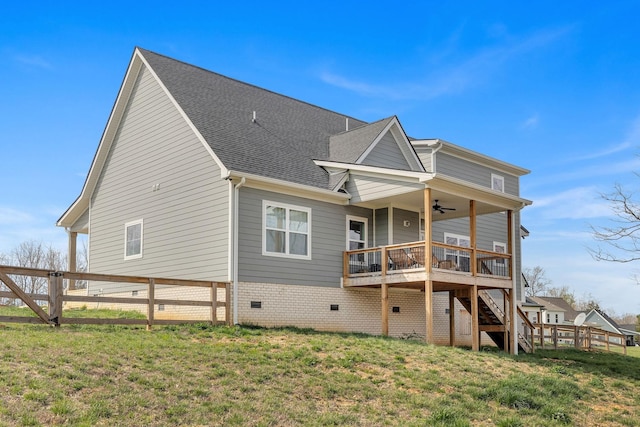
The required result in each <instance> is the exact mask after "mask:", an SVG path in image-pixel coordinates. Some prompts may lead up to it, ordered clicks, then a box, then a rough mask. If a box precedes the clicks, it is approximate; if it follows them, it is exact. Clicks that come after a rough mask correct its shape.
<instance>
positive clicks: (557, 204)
mask: <svg viewBox="0 0 640 427" xmlns="http://www.w3.org/2000/svg"><path fill="white" fill-rule="evenodd" d="M527 209H528V211H540V212H537V214H538V216H539V217H541V218H543V219H587V218H601V217H609V216H611V215H612V211H611V206H610V205H609V203H607V202H606V201H605V200H603V199H602V198H601V197H600V192H599V191H598V189H597V188H596V187H594V186H586V187H576V188H571V189H569V190H565V191H562V192H559V193H555V194H551V195H548V196H545V197H538V198H535V203H534V204H533V205H532V206H531V207H530V208H527Z"/></svg>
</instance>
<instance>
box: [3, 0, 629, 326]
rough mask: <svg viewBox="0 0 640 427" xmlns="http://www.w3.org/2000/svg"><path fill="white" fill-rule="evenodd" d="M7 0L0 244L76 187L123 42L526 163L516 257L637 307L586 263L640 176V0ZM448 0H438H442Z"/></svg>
mask: <svg viewBox="0 0 640 427" xmlns="http://www.w3.org/2000/svg"><path fill="white" fill-rule="evenodd" d="M93 3H94V2H48V1H42V2H33V1H28V0H26V1H23V2H20V3H19V4H18V2H12V4H8V5H4V6H3V13H2V14H1V15H0V28H1V30H0V100H1V101H0V159H1V160H2V161H1V163H0V164H1V166H0V176H1V181H0V252H7V251H9V250H10V249H11V248H12V247H14V246H16V245H17V244H19V243H20V242H22V241H24V240H28V239H35V240H39V241H42V242H44V243H51V244H53V245H54V246H57V247H60V248H66V235H65V233H64V231H63V230H59V229H57V228H56V227H55V226H54V224H55V222H56V220H57V219H58V217H59V216H60V215H61V214H62V213H63V212H64V211H65V209H66V208H67V207H68V206H69V205H70V204H71V203H72V202H73V200H74V199H75V198H76V197H77V195H78V194H79V192H80V190H81V188H82V184H83V182H84V178H85V176H86V173H87V171H88V168H89V166H90V163H91V160H92V158H93V155H94V153H95V150H96V148H97V145H98V142H99V139H100V136H101V134H102V131H103V130H104V127H105V124H106V121H107V118H108V116H109V113H110V111H111V107H112V106H113V103H114V101H115V97H116V95H117V92H118V89H119V87H120V84H121V82H122V79H123V76H124V72H125V70H126V67H127V64H128V61H129V59H130V57H131V54H132V52H133V48H134V46H141V47H144V48H146V49H150V50H153V51H156V52H158V53H162V54H165V55H168V56H171V57H174V58H177V59H180V60H183V61H185V62H189V63H192V64H195V65H198V66H201V67H203V68H206V69H210V70H213V71H216V72H219V73H221V74H225V75H227V76H230V77H233V78H236V79H239V80H243V81H246V82H249V83H252V84H255V85H258V86H261V87H264V88H267V89H270V90H273V91H276V92H279V93H283V94H286V95H289V96H292V97H294V98H298V99H302V100H305V101H307V102H310V103H313V104H316V105H320V106H323V107H325V108H328V109H331V110H335V111H338V112H341V113H344V114H348V115H351V116H354V117H357V118H360V119H363V120H367V121H374V120H378V119H380V118H383V117H388V116H390V115H394V114H395V115H398V117H399V119H400V121H401V123H402V125H403V127H404V129H405V130H406V132H407V133H408V134H410V135H411V136H414V137H419V138H430V137H437V138H442V139H445V140H447V141H450V142H453V143H455V144H458V145H462V146H464V147H467V148H470V149H472V150H477V151H480V152H482V153H484V154H487V155H490V156H494V157H497V158H499V159H501V160H504V161H507V162H511V163H514V164H517V165H519V166H523V167H525V168H528V169H530V170H531V171H532V172H531V174H530V175H527V176H525V177H523V179H522V181H521V194H522V196H523V197H525V198H528V199H531V200H533V202H534V205H533V206H531V207H529V208H527V209H525V211H524V212H523V223H524V225H525V226H526V227H527V228H528V229H529V230H530V231H531V236H530V237H529V238H527V239H526V240H525V242H524V249H523V255H524V261H523V264H524V266H528V267H534V266H537V265H539V266H541V267H543V268H544V269H545V270H546V272H547V276H548V278H549V279H551V280H552V282H553V285H554V286H565V285H566V286H569V287H570V288H571V289H572V290H574V292H575V293H576V295H577V296H578V297H582V296H584V295H587V294H592V295H593V296H594V297H595V298H596V299H598V300H600V301H601V302H602V305H603V307H605V308H607V309H610V310H612V311H613V312H615V313H616V314H622V313H635V314H637V313H640V286H638V285H636V284H635V282H634V280H633V275H634V274H636V272H637V270H638V269H639V268H640V266H636V265H632V264H624V265H621V264H609V263H603V262H596V261H594V260H593V259H592V258H591V256H590V255H589V253H588V252H587V249H586V248H587V247H590V246H594V242H593V239H592V238H591V235H590V231H589V225H590V224H593V225H602V224H606V223H607V221H609V220H610V219H611V218H612V217H611V210H610V208H609V207H608V206H607V205H606V204H605V203H604V202H603V201H602V200H601V198H600V197H599V194H601V193H607V192H610V191H612V189H613V186H614V185H615V184H616V183H619V184H622V185H624V186H625V187H626V188H627V189H629V190H635V189H636V188H638V184H639V183H640V181H639V179H640V178H638V177H637V176H636V175H634V172H636V171H640V157H638V154H640V84H639V83H640V26H638V25H637V16H640V3H638V2H635V1H615V2H607V3H606V4H605V2H577V1H566V2H551V1H540V2H528V3H519V2H506V1H504V2H498V1H487V2H472V1H460V2H455V3H453V2H431V1H424V2H404V4H402V3H389V2H379V3H376V2H375V1H370V2H366V3H365V2H351V1H342V2H332V1H326V2H254V1H242V2H234V5H231V4H226V3H231V2H224V3H225V5H223V6H221V5H217V4H216V5H215V6H214V4H215V3H217V2H206V1H201V2H194V1H189V0H185V1H182V2H173V3H171V4H169V3H167V5H163V4H162V3H158V2H145V1H139V2H120V1H112V2H108V3H104V4H102V3H97V4H95V5H94V4H93ZM445 3H446V4H445Z"/></svg>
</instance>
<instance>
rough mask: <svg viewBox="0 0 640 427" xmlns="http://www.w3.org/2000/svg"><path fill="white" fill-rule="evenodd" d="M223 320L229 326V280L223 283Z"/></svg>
mask: <svg viewBox="0 0 640 427" xmlns="http://www.w3.org/2000/svg"><path fill="white" fill-rule="evenodd" d="M234 316H235V315H234ZM224 321H225V323H226V324H227V326H231V323H232V322H231V282H226V283H225V285H224ZM238 321H239V320H238Z"/></svg>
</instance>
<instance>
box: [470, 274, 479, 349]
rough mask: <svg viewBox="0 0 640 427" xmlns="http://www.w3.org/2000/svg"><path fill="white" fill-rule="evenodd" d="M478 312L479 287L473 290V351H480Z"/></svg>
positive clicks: (475, 286)
mask: <svg viewBox="0 0 640 427" xmlns="http://www.w3.org/2000/svg"><path fill="white" fill-rule="evenodd" d="M478 316H479V310H478V285H475V284H474V285H473V287H472V288H471V350H473V351H480V323H479V319H478Z"/></svg>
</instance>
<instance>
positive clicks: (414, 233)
mask: <svg viewBox="0 0 640 427" xmlns="http://www.w3.org/2000/svg"><path fill="white" fill-rule="evenodd" d="M405 221H408V224H409V225H408V226H405ZM418 240H420V213H419V212H413V211H408V210H405V209H398V208H394V209H393V244H399V243H408V242H416V241H418Z"/></svg>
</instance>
